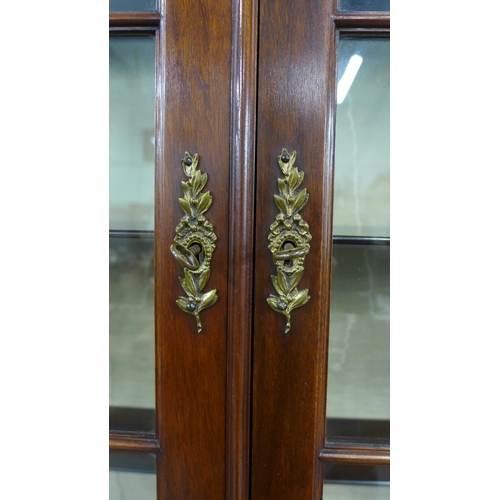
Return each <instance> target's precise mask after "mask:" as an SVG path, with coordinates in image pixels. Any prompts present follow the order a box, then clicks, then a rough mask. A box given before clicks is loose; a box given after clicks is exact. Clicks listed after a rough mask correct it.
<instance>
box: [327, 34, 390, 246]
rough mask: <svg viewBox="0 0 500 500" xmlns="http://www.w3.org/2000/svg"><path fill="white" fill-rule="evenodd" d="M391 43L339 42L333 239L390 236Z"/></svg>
mask: <svg viewBox="0 0 500 500" xmlns="http://www.w3.org/2000/svg"><path fill="white" fill-rule="evenodd" d="M389 62H390V61H389V39H387V38H342V39H341V41H340V53H339V68H338V74H339V76H340V79H339V83H338V86H337V101H338V105H337V131H336V147H335V192H334V217H333V231H334V234H335V235H349V236H389V181H390V178H389V74H390V71H389Z"/></svg>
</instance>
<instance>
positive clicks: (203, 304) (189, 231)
mask: <svg viewBox="0 0 500 500" xmlns="http://www.w3.org/2000/svg"><path fill="white" fill-rule="evenodd" d="M198 160H199V155H198V153H196V154H194V155H193V156H191V155H190V154H189V153H188V152H187V151H186V152H185V153H184V159H183V160H181V163H182V168H183V170H184V173H185V174H186V176H187V177H188V180H187V182H184V181H182V182H181V185H182V191H183V193H184V197H183V198H179V204H180V206H181V208H182V210H183V211H184V213H185V215H184V216H183V217H182V219H181V221H180V223H179V224H178V226H177V227H176V229H175V233H176V236H175V238H174V243H173V245H172V246H171V247H170V250H171V252H172V254H173V256H174V257H175V259H176V260H177V262H179V264H181V266H183V268H184V277H183V278H179V282H180V284H181V286H182V288H183V289H184V291H185V292H186V295H187V297H179V298H178V299H177V301H176V303H177V305H178V306H179V307H180V308H181V309H182V310H183V311H185V312H187V313H189V314H192V315H193V316H194V317H195V318H196V326H197V330H198V333H200V332H201V330H202V325H201V320H200V312H201V311H202V310H203V309H206V308H207V307H210V306H213V305H214V304H215V302H216V301H217V299H218V296H217V290H210V291H209V292H206V293H202V290H203V288H204V287H205V285H206V284H207V282H208V279H209V278H210V261H211V259H212V253H213V251H214V249H215V241H216V240H217V236H215V233H214V228H213V226H212V224H211V223H210V222H209V221H208V220H207V218H206V217H205V216H204V215H203V214H204V213H205V212H206V211H207V210H208V209H209V208H210V206H211V205H212V201H213V198H212V195H211V194H210V191H207V192H206V193H202V190H203V188H204V187H205V185H206V183H207V180H208V175H207V174H202V173H201V172H200V171H199V170H196V167H197V166H198Z"/></svg>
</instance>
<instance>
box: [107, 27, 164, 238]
mask: <svg viewBox="0 0 500 500" xmlns="http://www.w3.org/2000/svg"><path fill="white" fill-rule="evenodd" d="M154 126H155V40H154V37H153V36H143V37H138V36H136V37H111V38H110V42H109V227H110V229H125V230H128V229H139V230H152V229H153V227H154V166H155V149H154Z"/></svg>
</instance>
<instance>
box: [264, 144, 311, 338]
mask: <svg viewBox="0 0 500 500" xmlns="http://www.w3.org/2000/svg"><path fill="white" fill-rule="evenodd" d="M296 156H297V152H296V151H293V152H292V153H289V152H288V151H287V150H286V149H283V151H282V152H281V155H280V156H278V163H279V166H280V168H281V171H282V172H283V174H284V175H285V178H284V179H280V178H278V189H279V193H280V194H279V195H276V194H275V195H274V201H275V203H276V206H277V207H278V209H279V210H280V213H279V214H278V215H277V216H276V219H275V221H274V222H273V223H272V224H271V227H270V230H271V232H270V234H269V241H270V243H269V249H270V250H271V253H272V255H273V261H274V264H275V265H276V267H277V270H278V276H271V280H272V282H273V285H274V288H275V289H276V291H277V292H278V294H279V296H278V297H277V296H276V295H271V296H270V297H268V299H267V303H268V304H269V305H270V306H271V307H272V308H273V309H274V310H275V311H276V312H279V313H281V314H284V315H285V316H286V320H287V321H286V329H285V333H288V332H289V331H290V328H291V319H290V314H291V312H292V310H293V309H296V308H297V307H301V306H303V305H304V304H307V302H309V300H310V298H311V297H310V296H309V290H308V289H307V288H305V289H303V290H300V291H299V290H298V289H297V286H298V284H299V281H300V279H301V278H302V274H303V273H304V266H303V264H304V260H305V257H306V255H307V254H308V253H309V248H310V245H309V242H310V241H311V239H312V236H311V233H310V232H309V224H308V223H307V222H306V221H305V220H304V219H302V216H301V215H300V214H299V211H300V210H302V209H303V208H304V206H305V204H306V203H307V200H308V199H309V195H308V194H307V189H302V190H301V191H298V187H299V186H300V184H301V183H302V181H303V180H304V172H299V171H298V169H297V167H295V166H294V163H295V159H296Z"/></svg>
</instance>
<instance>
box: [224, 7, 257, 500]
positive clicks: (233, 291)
mask: <svg viewBox="0 0 500 500" xmlns="http://www.w3.org/2000/svg"><path fill="white" fill-rule="evenodd" d="M257 7H258V1H257V0H233V14H232V25H233V26H232V29H233V33H232V67H231V174H230V179H229V182H230V186H229V187H230V204H229V213H230V220H229V262H228V266H229V269H228V272H229V282H228V287H229V290H230V293H229V296H228V315H229V316H228V335H227V408H226V413H227V416H226V422H227V423H226V443H227V453H226V464H227V466H226V477H227V489H226V498H227V499H235V500H236V499H237V500H246V499H248V498H249V483H250V409H251V400H250V397H251V384H250V382H251V367H252V343H251V339H252V319H253V308H252V299H253V257H254V255H253V252H254V224H253V223H254V217H253V214H254V202H255V200H254V182H255V127H256V112H257V109H256V106H257V48H258V47H257V40H258V8H257Z"/></svg>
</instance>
